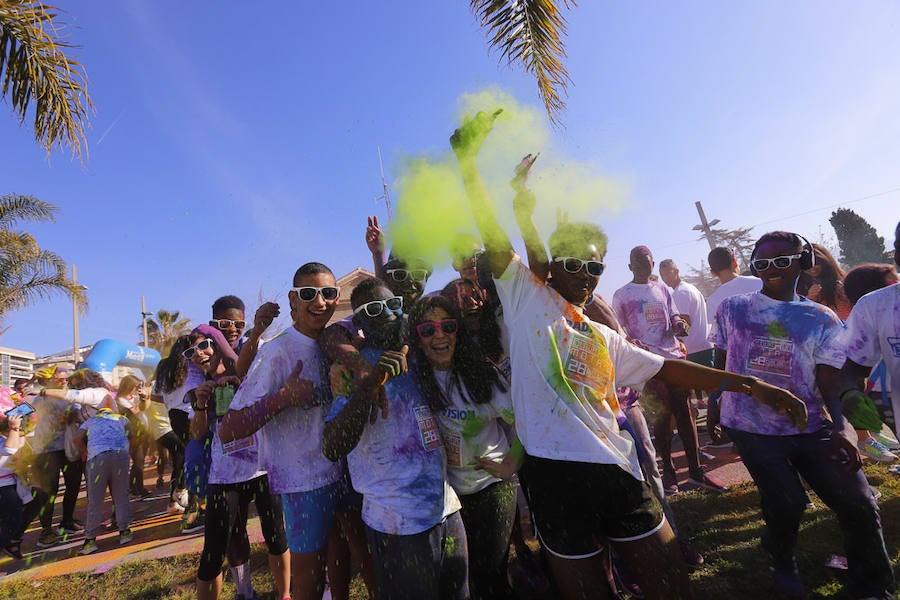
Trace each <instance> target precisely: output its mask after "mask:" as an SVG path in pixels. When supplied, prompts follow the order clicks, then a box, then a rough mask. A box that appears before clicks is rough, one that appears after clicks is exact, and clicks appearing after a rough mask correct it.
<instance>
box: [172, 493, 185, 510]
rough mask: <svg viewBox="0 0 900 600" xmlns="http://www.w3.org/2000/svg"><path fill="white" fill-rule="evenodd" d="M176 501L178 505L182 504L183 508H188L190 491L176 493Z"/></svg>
mask: <svg viewBox="0 0 900 600" xmlns="http://www.w3.org/2000/svg"><path fill="white" fill-rule="evenodd" d="M174 500H175V502H177V503H178V504H180V505H181V506H182V507H183V508H187V507H188V502H189V499H188V491H187V490H178V491H177V492H176V493H175V498H174Z"/></svg>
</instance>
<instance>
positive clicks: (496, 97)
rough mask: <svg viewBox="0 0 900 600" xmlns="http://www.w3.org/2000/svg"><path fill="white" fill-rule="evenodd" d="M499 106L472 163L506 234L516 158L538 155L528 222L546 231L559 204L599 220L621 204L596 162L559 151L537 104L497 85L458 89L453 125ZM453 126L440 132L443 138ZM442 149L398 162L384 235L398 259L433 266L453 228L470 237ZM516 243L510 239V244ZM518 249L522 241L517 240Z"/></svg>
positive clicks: (443, 260) (620, 188) (456, 179)
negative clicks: (532, 218) (534, 203)
mask: <svg viewBox="0 0 900 600" xmlns="http://www.w3.org/2000/svg"><path fill="white" fill-rule="evenodd" d="M497 108H502V109H503V112H502V113H501V114H500V115H499V116H498V118H497V120H496V123H495V125H494V130H493V131H492V132H491V134H490V135H489V136H488V138H487V141H486V142H485V144H484V146H483V148H482V150H481V152H480V153H479V155H478V159H477V164H478V168H479V171H480V172H481V175H482V178H483V179H484V182H485V187H486V188H487V191H488V194H489V196H490V198H491V201H492V203H493V205H494V209H495V211H496V213H497V217H498V219H499V220H500V224H501V225H502V226H503V228H504V230H505V231H506V232H507V234H508V235H509V236H510V237H511V238H512V239H514V240H515V239H517V238H518V237H519V232H518V228H517V226H516V223H515V219H514V217H513V213H512V199H513V195H514V192H513V190H512V188H510V186H509V180H510V179H511V178H512V175H513V169H514V167H515V166H516V165H517V164H518V163H519V161H520V160H521V159H522V157H523V156H525V155H526V154H529V153H537V152H540V153H541V155H540V158H539V159H538V161H537V163H536V164H535V167H534V169H533V171H532V174H531V178H530V179H529V186H530V187H531V189H532V190H534V192H535V195H536V196H537V209H536V211H535V223H536V224H537V226H538V230H539V231H540V233H541V235H542V236H543V237H544V238H545V239H546V236H548V235H549V233H550V232H551V231H552V230H553V229H554V228H555V227H556V219H557V211H558V210H559V209H561V210H562V211H563V212H564V213H566V214H567V215H568V218H569V220H570V221H579V220H587V221H592V222H595V223H600V224H601V225H602V219H603V218H605V217H607V216H608V215H610V214H612V213H614V212H616V211H617V210H618V209H619V208H620V207H621V205H622V199H623V197H624V194H625V186H624V185H623V184H622V183H621V182H619V181H616V180H615V179H613V178H611V177H609V176H606V175H603V174H602V172H601V170H600V167H599V164H596V163H593V162H588V161H583V160H576V159H574V158H572V157H570V156H567V155H566V154H565V153H563V152H561V151H560V150H559V149H558V146H557V144H556V143H555V141H554V135H553V132H552V130H551V129H550V127H549V124H548V122H547V121H546V117H545V115H544V112H543V110H542V109H541V108H539V107H537V106H529V105H523V104H521V103H519V102H518V101H517V100H516V99H515V98H514V97H513V96H512V95H510V94H509V93H507V92H504V91H502V90H500V89H486V90H481V91H479V92H476V93H471V94H464V95H462V96H461V97H460V98H459V100H458V114H457V118H456V122H455V124H456V125H458V124H461V123H462V121H463V119H464V118H465V117H466V116H474V115H475V114H476V113H477V112H479V111H486V112H488V111H489V112H493V111H494V110H496V109H497ZM451 133H452V126H451V127H448V130H447V131H446V132H445V133H444V136H445V140H449V137H450V134H451ZM444 143H445V144H446V147H447V151H446V152H441V153H437V154H432V155H428V156H418V157H411V158H409V159H407V160H405V161H403V163H402V165H401V168H400V169H399V173H400V174H399V176H398V177H397V180H396V182H395V185H394V188H395V190H396V191H397V192H398V199H397V207H396V212H395V215H394V220H393V222H392V223H391V224H390V225H389V226H388V230H387V235H388V238H389V240H390V241H391V243H392V246H393V249H394V252H395V253H396V254H398V255H400V256H404V257H408V258H412V257H419V258H424V259H427V260H429V261H430V262H432V263H433V264H435V265H436V266H441V265H446V264H448V263H449V260H450V259H449V255H448V252H447V248H448V246H449V245H450V243H451V241H452V240H453V238H454V237H455V236H456V235H458V234H460V233H470V234H473V233H474V234H477V228H476V227H475V222H474V220H473V219H472V215H471V211H470V210H469V203H468V199H467V198H466V195H465V190H464V189H463V185H462V179H461V176H460V173H459V167H458V165H457V162H456V157H455V156H454V155H453V153H452V151H451V150H450V145H449V141H445V142H444ZM514 243H515V242H514ZM518 246H519V249H520V250H524V249H523V248H521V244H518Z"/></svg>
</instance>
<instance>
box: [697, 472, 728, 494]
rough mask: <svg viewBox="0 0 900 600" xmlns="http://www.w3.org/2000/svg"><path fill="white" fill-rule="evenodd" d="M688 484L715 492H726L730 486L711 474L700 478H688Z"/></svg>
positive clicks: (705, 474) (704, 474)
mask: <svg viewBox="0 0 900 600" xmlns="http://www.w3.org/2000/svg"><path fill="white" fill-rule="evenodd" d="M688 483H690V484H691V485H696V486H697V487H701V488H703V489H707V490H710V491H713V492H724V491H725V490H727V489H728V486H727V485H725V482H724V481H722V480H721V479H719V478H718V477H713V476H712V475H710V474H709V473H703V474H702V475H701V476H699V477H697V476H694V475H691V476H690V477H688Z"/></svg>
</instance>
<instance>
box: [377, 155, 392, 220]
mask: <svg viewBox="0 0 900 600" xmlns="http://www.w3.org/2000/svg"><path fill="white" fill-rule="evenodd" d="M376 147H377V148H378V169H379V171H380V172H381V195H380V196H378V197H377V198H375V201H376V202H378V201H379V200H384V205H385V207H386V208H387V216H388V221H390V220H391V219H392V215H391V193H390V191H389V190H388V184H387V181H385V179H384V163H383V162H382V161H381V146H376Z"/></svg>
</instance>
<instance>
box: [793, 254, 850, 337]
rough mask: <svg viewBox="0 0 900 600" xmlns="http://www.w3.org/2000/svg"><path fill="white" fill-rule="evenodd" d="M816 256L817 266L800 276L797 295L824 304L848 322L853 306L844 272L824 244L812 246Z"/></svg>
mask: <svg viewBox="0 0 900 600" xmlns="http://www.w3.org/2000/svg"><path fill="white" fill-rule="evenodd" d="M810 245H811V246H812V249H813V254H815V257H816V260H815V264H814V265H813V267H812V268H811V269H807V270H806V271H804V272H803V273H802V274H801V275H800V280H799V282H798V283H797V293H798V294H800V295H801V296H806V297H807V298H808V299H809V300H812V301H813V302H818V303H819V304H824V305H825V306H827V307H828V308H830V309H831V310H833V311H834V312H835V313H836V314H837V316H838V317H839V318H840V319H841V320H842V321H846V320H847V317H849V316H850V309H851V308H853V305H851V304H850V301H849V300H848V299H847V294H845V293H844V270H843V269H842V268H841V266H840V265H839V264H838V262H837V260H835V258H834V256H832V255H831V252H829V251H828V248H826V247H825V246H823V245H822V244H816V243H812V244H810Z"/></svg>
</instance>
